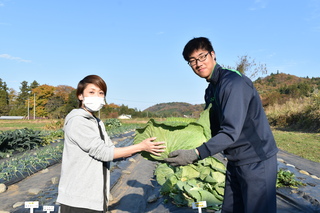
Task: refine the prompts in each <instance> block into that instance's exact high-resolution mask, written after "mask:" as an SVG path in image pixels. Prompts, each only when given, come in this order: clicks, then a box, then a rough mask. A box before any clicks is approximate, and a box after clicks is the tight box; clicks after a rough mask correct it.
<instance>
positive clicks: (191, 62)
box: [188, 52, 210, 67]
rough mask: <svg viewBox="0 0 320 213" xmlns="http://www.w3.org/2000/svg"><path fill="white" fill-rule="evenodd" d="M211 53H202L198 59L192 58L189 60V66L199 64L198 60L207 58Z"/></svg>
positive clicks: (201, 60)
mask: <svg viewBox="0 0 320 213" xmlns="http://www.w3.org/2000/svg"><path fill="white" fill-rule="evenodd" d="M209 53H210V52H208V53H207V54H204V55H201V56H199V58H197V59H191V60H190V61H188V64H189V66H191V67H192V66H194V65H196V64H197V61H200V62H203V61H205V60H206V59H207V56H208V54H209Z"/></svg>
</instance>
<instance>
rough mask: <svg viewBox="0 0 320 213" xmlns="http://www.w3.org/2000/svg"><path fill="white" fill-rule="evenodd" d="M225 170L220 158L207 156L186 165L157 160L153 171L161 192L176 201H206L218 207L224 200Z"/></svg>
mask: <svg viewBox="0 0 320 213" xmlns="http://www.w3.org/2000/svg"><path fill="white" fill-rule="evenodd" d="M225 170H226V168H225V166H224V164H223V163H222V162H220V161H219V160H217V159H216V158H214V157H208V158H205V159H203V160H200V161H198V162H196V163H194V164H189V165H187V166H180V167H172V166H170V165H169V164H166V163H162V164H159V165H158V167H157V168H156V170H155V175H156V178H157V182H158V183H159V184H160V185H161V186H162V187H161V193H162V194H164V195H169V196H170V197H171V198H172V199H173V202H174V203H175V204H176V205H180V206H191V205H192V203H193V202H198V201H207V205H208V206H209V208H211V209H215V210H218V209H219V208H220V205H221V204H222V201H223V195H224V185H225Z"/></svg>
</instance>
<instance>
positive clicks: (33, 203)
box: [24, 201, 39, 213]
mask: <svg viewBox="0 0 320 213" xmlns="http://www.w3.org/2000/svg"><path fill="white" fill-rule="evenodd" d="M24 208H25V209H30V213H33V209H34V208H39V201H26V202H24Z"/></svg>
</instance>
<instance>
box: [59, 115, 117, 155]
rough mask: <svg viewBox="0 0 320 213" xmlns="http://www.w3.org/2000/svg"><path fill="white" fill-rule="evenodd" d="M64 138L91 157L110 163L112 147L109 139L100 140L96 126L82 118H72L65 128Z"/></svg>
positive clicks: (112, 152) (94, 123)
mask: <svg viewBox="0 0 320 213" xmlns="http://www.w3.org/2000/svg"><path fill="white" fill-rule="evenodd" d="M65 137H68V140H69V141H70V142H71V143H73V144H74V145H76V146H78V147H79V148H80V149H82V150H83V151H84V152H87V153H88V154H89V155H90V156H91V157H93V158H95V159H97V160H101V161H112V160H113V154H114V145H113V143H111V142H110V141H111V140H110V138H109V137H107V138H105V140H106V142H105V141H104V140H102V138H101V136H100V131H99V128H98V124H97V123H96V122H93V121H91V120H88V119H87V118H84V117H80V116H77V117H74V118H72V119H70V120H69V121H68V123H67V124H66V126H65Z"/></svg>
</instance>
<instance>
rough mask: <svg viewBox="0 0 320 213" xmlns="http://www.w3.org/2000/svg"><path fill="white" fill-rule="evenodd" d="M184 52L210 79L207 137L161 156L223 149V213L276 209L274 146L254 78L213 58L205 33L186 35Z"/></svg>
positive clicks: (179, 162)
mask: <svg viewBox="0 0 320 213" xmlns="http://www.w3.org/2000/svg"><path fill="white" fill-rule="evenodd" d="M183 57H184V59H185V60H186V61H188V64H189V65H190V67H191V68H192V70H193V71H194V72H195V74H197V75H198V76H199V77H201V78H204V79H206V81H207V82H208V83H209V85H208V88H207V89H206V92H205V102H206V107H208V106H209V104H210V103H211V104H212V107H211V109H210V128H211V134H212V138H211V139H210V140H209V141H207V142H206V143H204V144H203V145H201V146H199V147H197V148H196V149H192V150H176V151H174V152H172V153H170V154H169V158H167V159H166V161H167V162H168V163H170V164H171V165H173V166H183V165H187V164H191V163H194V162H195V161H197V160H199V159H204V158H206V157H208V156H212V155H214V154H217V153H219V152H221V151H223V152H224V155H225V156H226V157H227V159H228V163H227V171H226V185H225V193H224V201H223V205H222V213H229V212H230V213H231V212H236V213H242V212H243V213H262V212H263V213H264V212H265V213H274V212H276V180H277V157H276V153H277V152H278V148H277V146H276V143H275V140H274V137H273V135H272V132H271V129H270V126H269V123H268V120H267V118H266V115H265V112H264V110H263V107H262V104H261V100H260V97H259V94H258V92H257V91H256V89H255V88H254V86H253V83H252V82H251V80H250V79H249V78H247V77H246V76H245V75H243V74H241V73H240V72H238V71H235V70H229V69H224V68H222V67H221V66H220V65H219V64H217V63H216V56H215V51H214V50H213V47H212V45H211V42H210V41H209V40H208V39H207V38H204V37H199V38H194V39H192V40H190V41H189V42H188V43H187V44H186V46H185V47H184V50H183Z"/></svg>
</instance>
